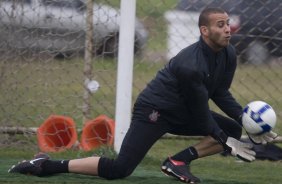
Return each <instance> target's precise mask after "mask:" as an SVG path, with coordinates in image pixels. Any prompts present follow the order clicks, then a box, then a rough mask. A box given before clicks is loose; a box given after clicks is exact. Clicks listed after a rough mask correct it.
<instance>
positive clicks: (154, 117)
mask: <svg viewBox="0 0 282 184" xmlns="http://www.w3.org/2000/svg"><path fill="white" fill-rule="evenodd" d="M159 116H160V113H159V112H158V111H155V110H153V112H152V113H151V114H150V115H149V119H150V121H151V122H156V121H158V117H159Z"/></svg>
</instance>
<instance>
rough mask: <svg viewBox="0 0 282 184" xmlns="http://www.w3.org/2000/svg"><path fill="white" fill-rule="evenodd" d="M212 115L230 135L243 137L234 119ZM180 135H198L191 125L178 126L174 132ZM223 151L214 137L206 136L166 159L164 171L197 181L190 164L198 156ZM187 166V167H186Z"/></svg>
mask: <svg viewBox="0 0 282 184" xmlns="http://www.w3.org/2000/svg"><path fill="white" fill-rule="evenodd" d="M212 115H213V117H214V119H215V120H216V122H217V123H218V125H219V127H220V128H221V129H222V130H223V131H224V132H225V133H226V134H227V135H228V136H231V137H234V138H237V139H239V138H240V137H241V133H242V128H241V126H240V125H239V124H238V123H237V122H236V121H234V120H232V119H230V118H226V117H224V116H222V115H220V114H217V113H214V112H212ZM190 126H191V125H190ZM171 133H174V134H178V135H188V136H189V135H197V132H193V130H191V127H190V128H189V127H176V128H174V129H172V132H171ZM222 151H223V147H222V146H221V145H220V144H219V143H218V142H217V141H215V140H214V139H213V138H212V137H210V136H206V137H204V138H203V139H202V140H201V141H200V142H199V143H197V144H195V145H193V146H191V147H188V148H186V149H184V150H182V151H180V152H179V153H177V154H175V155H173V156H172V157H170V158H168V159H166V160H165V161H164V163H163V165H162V171H164V172H165V173H166V174H169V175H172V176H174V177H176V178H178V179H180V180H181V181H185V182H188V183H189V182H190V183H197V182H200V180H199V179H198V178H197V177H195V176H193V175H192V173H191V172H190V169H189V167H187V166H189V164H190V163H191V162H192V161H193V160H195V159H198V158H202V157H206V156H210V155H214V154H217V153H220V152H222ZM185 166H186V167H185Z"/></svg>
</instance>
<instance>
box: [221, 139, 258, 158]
mask: <svg viewBox="0 0 282 184" xmlns="http://www.w3.org/2000/svg"><path fill="white" fill-rule="evenodd" d="M225 144H226V145H227V146H228V147H229V151H230V153H231V155H233V156H237V157H238V158H240V159H241V160H243V161H246V162H252V161H254V160H255V159H256V158H255V155H256V152H254V151H253V150H251V148H252V147H253V146H252V145H251V144H248V143H244V142H240V141H238V140H237V139H234V138H233V137H228V138H227V141H226V143H225Z"/></svg>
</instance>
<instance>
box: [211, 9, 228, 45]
mask: <svg viewBox="0 0 282 184" xmlns="http://www.w3.org/2000/svg"><path fill="white" fill-rule="evenodd" d="M207 30H208V33H207V41H208V42H209V45H210V46H211V47H212V48H213V49H215V50H219V49H221V48H223V47H226V46H227V45H228V44H229V40H230V38H231V33H230V25H229V17H228V15H227V14H226V13H212V14H210V15H209V25H208V26H207Z"/></svg>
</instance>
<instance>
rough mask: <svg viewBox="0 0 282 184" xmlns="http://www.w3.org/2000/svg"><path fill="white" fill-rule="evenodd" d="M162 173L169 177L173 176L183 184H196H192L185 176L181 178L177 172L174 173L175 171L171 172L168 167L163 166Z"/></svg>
mask: <svg viewBox="0 0 282 184" xmlns="http://www.w3.org/2000/svg"><path fill="white" fill-rule="evenodd" d="M161 170H162V172H163V173H164V174H165V175H167V176H173V177H175V178H177V179H178V180H180V181H181V182H184V183H195V182H193V181H192V182H190V181H189V180H188V179H185V178H184V177H183V176H180V175H178V174H176V173H175V172H173V170H171V169H170V168H168V167H167V166H164V165H163V166H162V168H161Z"/></svg>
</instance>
